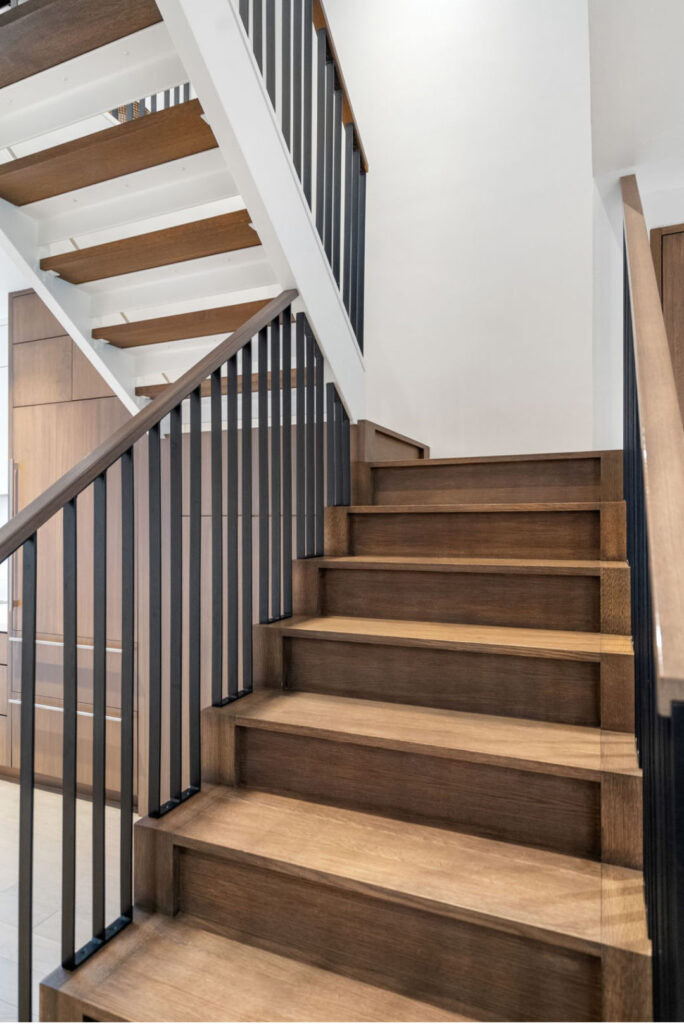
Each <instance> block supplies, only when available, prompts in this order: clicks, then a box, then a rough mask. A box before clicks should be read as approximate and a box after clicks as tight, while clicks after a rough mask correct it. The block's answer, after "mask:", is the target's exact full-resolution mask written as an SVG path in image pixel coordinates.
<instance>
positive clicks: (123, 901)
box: [64, 448, 135, 918]
mask: <svg viewBox="0 0 684 1024" xmlns="http://www.w3.org/2000/svg"><path fill="white" fill-rule="evenodd" d="M120 463H121V824H120V829H119V904H120V911H119V912H120V914H121V916H122V917H128V918H130V917H131V916H132V914H133V744H134V730H133V694H134V683H135V506H134V501H135V495H134V473H133V470H134V465H133V449H132V448H129V449H128V451H127V452H124V454H123V455H122V456H121V460H120ZM65 554H66V552H65ZM74 564H75V559H74ZM64 565H65V569H66V558H65V560H64ZM75 597H76V593H75V588H74V598H75ZM65 605H66V602H65ZM65 623H66V611H65ZM74 626H75V621H74ZM73 639H74V657H75V654H76V644H75V640H76V637H75V634H74V638H73ZM64 649H65V652H66V630H65V637H64Z"/></svg>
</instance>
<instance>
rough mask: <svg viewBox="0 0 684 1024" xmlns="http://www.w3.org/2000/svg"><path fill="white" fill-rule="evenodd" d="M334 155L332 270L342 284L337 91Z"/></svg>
mask: <svg viewBox="0 0 684 1024" xmlns="http://www.w3.org/2000/svg"><path fill="white" fill-rule="evenodd" d="M332 121H333V129H334V138H333V144H334V154H333V173H332V192H333V214H332V241H331V247H332V269H333V274H334V275H335V280H336V281H337V284H338V285H339V283H340V260H341V252H342V91H341V89H336V90H335V98H334V105H333V116H332Z"/></svg>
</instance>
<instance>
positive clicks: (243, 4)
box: [240, 0, 249, 35]
mask: <svg viewBox="0 0 684 1024" xmlns="http://www.w3.org/2000/svg"><path fill="white" fill-rule="evenodd" d="M240 18H241V19H242V24H243V25H244V26H245V32H246V33H247V35H249V0H240Z"/></svg>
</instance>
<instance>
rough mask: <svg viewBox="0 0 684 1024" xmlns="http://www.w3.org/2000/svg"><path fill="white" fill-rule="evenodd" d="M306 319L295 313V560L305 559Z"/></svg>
mask: <svg viewBox="0 0 684 1024" xmlns="http://www.w3.org/2000/svg"><path fill="white" fill-rule="evenodd" d="M305 325H306V318H305V316H304V314H303V313H297V324H296V327H297V330H296V334H297V337H296V348H297V385H296V387H297V438H296V444H297V558H305V557H306V404H305V400H306V372H307V371H306V357H305V350H306V333H305Z"/></svg>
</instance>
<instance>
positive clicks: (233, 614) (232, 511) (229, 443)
mask: <svg viewBox="0 0 684 1024" xmlns="http://www.w3.org/2000/svg"><path fill="white" fill-rule="evenodd" d="M227 374H228V377H227V380H226V394H227V423H226V458H227V463H228V464H227V468H226V481H227V485H228V495H227V508H226V532H227V537H226V571H227V574H228V584H227V589H228V631H227V658H228V696H229V697H235V695H236V694H237V692H238V689H239V685H238V669H239V651H238V623H239V608H238V379H237V378H238V372H237V355H234V356H231V357H230V359H229V360H228V366H227ZM251 383H252V382H251V381H245V380H243V382H242V386H243V391H244V388H246V387H250V386H251Z"/></svg>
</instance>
